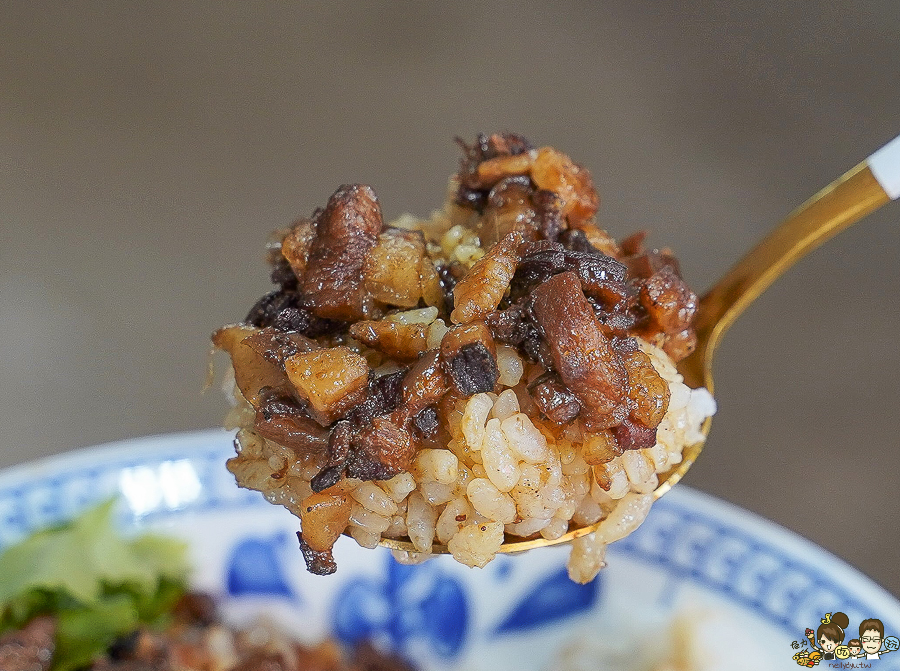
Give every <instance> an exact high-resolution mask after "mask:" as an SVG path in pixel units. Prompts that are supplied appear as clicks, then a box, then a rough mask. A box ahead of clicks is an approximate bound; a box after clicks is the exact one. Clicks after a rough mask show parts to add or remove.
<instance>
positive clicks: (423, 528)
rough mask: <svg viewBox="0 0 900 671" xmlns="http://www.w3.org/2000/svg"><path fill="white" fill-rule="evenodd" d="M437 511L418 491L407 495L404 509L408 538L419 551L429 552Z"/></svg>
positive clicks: (432, 540) (432, 541)
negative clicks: (407, 499)
mask: <svg viewBox="0 0 900 671" xmlns="http://www.w3.org/2000/svg"><path fill="white" fill-rule="evenodd" d="M436 522H437V512H436V511H435V509H434V508H433V507H432V506H430V505H429V504H428V502H427V501H426V500H425V497H424V496H422V495H421V494H419V493H418V492H413V493H412V494H410V495H409V503H408V504H407V509H406V529H407V533H408V534H409V540H410V541H411V542H412V544H413V547H414V548H416V550H418V551H419V552H431V547H432V544H433V543H434V525H435V523H436Z"/></svg>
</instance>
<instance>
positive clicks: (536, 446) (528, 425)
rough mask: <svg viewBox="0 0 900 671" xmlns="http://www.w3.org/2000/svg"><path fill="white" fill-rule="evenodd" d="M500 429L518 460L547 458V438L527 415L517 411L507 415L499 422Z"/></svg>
mask: <svg viewBox="0 0 900 671" xmlns="http://www.w3.org/2000/svg"><path fill="white" fill-rule="evenodd" d="M504 393H505V392H504ZM500 430H501V431H503V435H504V436H505V437H506V442H507V443H508V444H509V448H510V450H511V451H512V453H513V454H514V455H516V456H517V457H518V458H519V459H520V460H522V461H527V462H529V463H532V464H539V463H541V462H542V461H546V460H547V439H546V438H545V437H544V434H542V433H541V432H540V431H538V429H537V428H536V427H535V426H534V424H533V423H532V421H531V420H530V419H529V418H528V415H525V414H523V413H521V412H519V413H516V414H515V415H512V416H511V417H507V418H506V419H504V420H503V421H502V422H501V424H500Z"/></svg>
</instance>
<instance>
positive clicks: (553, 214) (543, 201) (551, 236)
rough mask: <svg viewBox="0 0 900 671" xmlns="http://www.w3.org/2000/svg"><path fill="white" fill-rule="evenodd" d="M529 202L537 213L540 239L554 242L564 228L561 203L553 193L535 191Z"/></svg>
mask: <svg viewBox="0 0 900 671" xmlns="http://www.w3.org/2000/svg"><path fill="white" fill-rule="evenodd" d="M531 200H532V202H533V203H534V207H535V210H536V211H537V219H538V228H539V230H540V234H541V237H542V238H543V239H544V240H552V241H554V242H555V241H556V240H557V238H558V237H559V235H560V233H561V232H562V231H563V229H564V228H565V227H566V224H565V222H564V221H563V216H562V201H561V200H560V198H559V196H557V195H556V194H555V193H553V192H552V191H547V190H541V191H536V192H535V193H534V195H533V196H532V197H531ZM582 235H584V233H582ZM589 244H590V243H589Z"/></svg>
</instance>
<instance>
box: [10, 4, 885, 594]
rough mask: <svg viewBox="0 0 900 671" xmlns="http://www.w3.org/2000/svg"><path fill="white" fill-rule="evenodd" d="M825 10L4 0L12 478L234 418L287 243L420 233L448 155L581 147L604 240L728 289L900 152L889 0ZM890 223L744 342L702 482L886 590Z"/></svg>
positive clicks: (812, 272) (784, 285)
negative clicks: (646, 250)
mask: <svg viewBox="0 0 900 671" xmlns="http://www.w3.org/2000/svg"><path fill="white" fill-rule="evenodd" d="M814 4H816V5H820V6H816V7H815V8H813V6H811V5H810V4H809V3H808V2H806V1H805V0H785V1H783V2H780V3H766V2H762V1H761V0H751V1H749V2H744V3H720V2H713V1H712V0H701V1H699V2H693V3H638V2H629V1H626V2H619V3H590V4H588V3H567V2H560V3H554V4H553V5H552V6H550V5H544V4H542V3H537V2H531V3H516V4H502V5H500V4H493V3H484V2H479V3H476V2H471V1H466V2H459V3H444V5H443V6H438V5H436V4H423V5H416V6H413V5H410V4H407V3H356V4H354V5H353V7H352V9H351V8H350V7H341V8H340V9H334V8H332V6H331V5H330V3H323V2H313V3H302V6H301V4H300V3H296V6H294V5H293V4H274V3H273V4H270V3H244V2H225V3H216V4H215V5H213V4H212V3H209V4H207V3H202V2H201V3H166V2H147V3H137V4H135V3H129V4H128V5H122V6H114V7H110V5H109V4H108V3H102V4H101V3H99V2H90V1H89V2H86V3H79V6H78V10H77V11H76V10H75V9H69V10H62V9H61V8H60V5H59V4H58V3H48V2H45V1H41V0H36V1H33V2H27V3H26V2H12V3H7V5H6V6H5V8H4V19H3V21H0V82H2V85H0V157H2V158H0V184H2V188H0V236H2V237H0V380H2V385H0V425H2V426H3V432H2V434H0V467H2V466H5V465H9V464H14V463H18V462H22V461H25V460H29V459H34V458H36V457H40V456H42V455H48V454H53V453H57V452H61V451H64V450H68V449H72V448H76V447H81V446H86V445H90V444H94V443H98V442H103V441H109V440H115V439H119V438H124V437H130V436H137V435H145V434H153V433H164V432H169V431H176V430H184V429H192V428H201V427H209V426H215V425H216V424H217V423H218V422H219V421H220V419H221V416H222V414H223V411H224V409H225V404H224V401H223V400H222V398H221V397H220V395H219V394H217V393H216V392H215V391H213V392H211V393H207V394H205V395H204V394H202V393H201V391H202V387H203V383H204V379H205V375H206V362H207V352H208V340H207V339H208V336H209V334H210V333H211V332H212V331H213V330H214V329H215V328H216V327H217V326H218V325H220V324H222V323H225V322H229V321H235V320H238V319H240V318H242V317H243V316H244V314H245V313H246V310H247V309H248V307H249V306H250V305H251V304H252V303H253V301H254V300H255V299H256V298H257V297H258V296H259V295H261V294H262V293H264V292H265V291H266V290H267V289H268V281H267V277H266V270H265V268H264V251H263V245H264V242H265V240H266V236H267V234H268V232H269V231H270V230H272V229H274V228H277V227H280V226H283V225H285V224H287V223H289V222H290V221H292V220H293V219H294V218H296V217H297V216H300V215H304V214H309V213H310V212H311V211H312V209H313V208H315V207H317V206H319V205H322V204H323V203H324V202H325V200H326V199H327V197H328V196H329V195H330V194H331V192H332V191H333V190H334V188H335V187H336V186H337V185H338V184H341V183H348V182H363V183H368V184H371V185H372V186H373V187H374V188H375V189H376V191H377V192H378V194H379V197H380V199H381V202H382V206H383V208H384V211H385V213H386V215H387V217H388V218H391V217H395V216H397V215H399V214H401V213H403V212H407V211H408V212H413V213H417V214H426V213H428V212H429V211H430V210H431V209H433V208H435V207H437V206H439V205H440V204H441V201H442V198H443V195H444V190H445V184H446V179H447V177H448V175H449V174H450V173H451V172H452V171H453V170H455V168H456V164H457V160H458V155H457V149H456V147H455V146H454V143H453V138H454V136H461V137H463V138H471V137H473V136H474V134H475V133H476V132H478V131H487V132H490V131H495V130H512V131H516V132H520V133H523V134H525V135H526V136H528V137H530V138H531V139H532V140H533V141H534V142H535V143H536V144H539V145H544V144H551V145H554V146H557V147H559V148H560V149H562V150H563V151H566V152H567V153H569V154H570V155H572V156H573V158H575V160H577V161H579V162H581V163H583V164H584V165H586V166H588V167H589V168H590V169H591V171H592V173H593V175H594V179H595V182H596V184H597V186H598V188H599V190H600V193H601V197H602V204H601V210H600V215H599V216H600V222H601V223H602V225H603V226H605V227H606V228H608V229H609V231H610V232H611V233H612V234H613V235H614V236H616V237H623V236H625V235H628V234H630V233H631V232H633V231H635V230H637V229H641V228H646V229H649V230H650V231H652V233H651V237H650V242H651V244H653V245H659V246H670V247H672V248H674V249H675V250H676V252H677V253H678V255H679V256H680V258H681V262H682V268H683V271H684V274H685V276H686V278H687V279H688V281H689V282H690V283H691V284H693V285H694V286H695V287H697V288H698V289H699V290H702V289H704V288H706V287H709V286H710V285H711V284H712V283H713V282H714V281H715V280H716V278H717V277H719V276H720V275H721V274H722V273H723V272H724V271H725V270H726V269H727V268H728V266H729V265H730V264H731V263H732V262H734V261H735V260H736V259H737V258H739V256H740V255H741V254H742V253H743V252H744V251H745V250H747V249H748V248H749V247H750V246H751V245H753V244H754V243H755V242H756V241H757V240H759V239H760V237H761V236H762V235H763V234H764V233H765V232H766V231H767V230H768V229H770V228H771V227H772V226H774V225H775V224H776V223H777V222H778V221H780V220H781V219H782V218H783V217H784V216H785V215H786V214H787V213H788V212H789V211H790V210H791V209H793V208H794V207H795V206H796V205H798V204H799V203H801V202H802V201H804V200H805V199H806V198H807V197H809V196H810V195H812V194H813V193H815V192H816V191H817V190H818V189H819V188H820V187H822V186H824V185H825V184H827V183H828V182H830V181H831V180H832V179H833V178H835V177H837V176H838V175H840V174H841V173H842V172H843V171H844V170H846V169H848V168H850V167H851V166H853V165H854V164H855V163H857V162H858V161H860V160H861V159H863V158H865V157H866V156H867V155H868V154H870V153H871V152H872V151H874V150H875V149H877V148H878V147H879V146H881V145H882V144H884V143H885V142H887V141H888V140H889V139H891V138H892V137H893V136H894V135H895V134H896V133H897V132H898V131H900V126H898V124H897V119H898V115H897V111H898V109H900V107H898V102H900V79H898V77H897V75H896V46H897V44H898V42H900V13H898V12H897V11H896V3H895V0H880V1H875V2H863V3H856V4H853V5H849V4H846V3H814ZM842 4H843V5H844V6H841V5H842ZM593 5H596V6H593ZM607 5H615V6H607ZM898 223H900V206H897V205H896V204H894V206H888V207H885V208H884V209H883V210H881V211H880V212H878V213H876V214H875V215H873V216H872V217H870V218H869V219H868V220H866V221H865V222H864V223H863V224H862V225H859V226H856V227H854V228H852V229H850V230H849V231H847V232H846V233H844V234H842V235H841V236H840V237H839V238H837V239H835V240H834V241H832V242H830V243H828V245H826V246H825V247H823V248H822V249H821V250H819V251H817V252H816V253H814V254H812V255H810V256H809V257H808V258H806V259H805V260H803V261H802V262H801V263H800V264H798V265H797V266H796V267H795V268H794V269H792V270H791V271H789V272H788V273H787V274H786V276H785V277H783V278H782V279H781V280H779V281H778V282H777V283H776V285H775V286H773V287H772V288H771V289H770V290H769V291H768V292H767V293H766V294H765V295H764V296H763V297H762V298H761V299H760V300H759V301H758V302H757V303H756V304H754V305H753V306H752V307H751V308H750V309H749V310H748V312H747V313H746V314H745V315H744V316H743V317H742V318H741V319H740V320H739V322H738V323H737V324H736V325H735V326H734V328H733V329H732V331H731V332H730V333H729V334H728V336H727V338H726V339H725V342H724V344H723V345H722V348H721V350H720V354H719V356H718V358H717V360H716V383H717V390H716V391H717V398H718V401H719V407H720V410H719V416H718V417H717V418H716V420H715V422H714V426H713V431H712V435H711V438H710V441H709V444H708V446H707V449H706V451H705V452H704V454H703V456H702V458H701V459H700V461H699V462H698V463H697V465H696V466H695V467H694V468H693V469H692V470H691V472H690V473H689V474H688V476H687V477H686V479H685V482H687V483H689V484H691V485H693V486H695V487H697V488H700V489H703V490H705V491H707V492H711V493H713V494H716V495H719V496H721V497H723V498H725V499H728V500H730V501H733V502H735V503H737V504H739V505H741V506H744V507H746V508H749V509H751V510H753V511H755V512H757V513H760V514H762V515H764V516H766V517H769V518H771V519H773V520H775V521H777V522H779V523H781V524H783V525H785V526H786V527H788V528H790V529H793V530H795V531H797V532H799V533H800V534H802V535H804V536H806V537H808V538H810V539H812V540H813V541H815V542H817V543H819V544H821V545H822V546H824V547H825V548H827V549H829V550H831V551H833V552H834V553H836V554H837V555H839V556H840V557H842V558H844V559H846V560H847V561H848V562H850V563H851V564H853V565H855V566H857V567H859V568H860V569H861V570H863V571H864V572H865V573H867V574H869V575H870V576H872V577H873V578H874V579H875V580H876V581H877V582H879V583H881V584H883V585H884V586H885V587H886V588H887V589H889V590H890V591H892V592H893V593H894V594H895V595H900V573H898V571H897V566H900V542H898V541H900V531H898V525H897V518H898V513H900V497H898V496H897V492H898V490H900V468H898V467H897V433H898V431H897V429H898V421H900V420H898V412H897V405H898V400H900V392H898V383H897V380H898V379H900V356H898V354H897V347H896V335H897V333H898V332H900V311H898V310H897V299H896V296H897V295H898V293H900V272H898V266H897V263H896V259H897V256H898V252H900V226H898ZM836 607H839V604H837V605H836Z"/></svg>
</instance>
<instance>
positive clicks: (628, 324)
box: [588, 296, 638, 337]
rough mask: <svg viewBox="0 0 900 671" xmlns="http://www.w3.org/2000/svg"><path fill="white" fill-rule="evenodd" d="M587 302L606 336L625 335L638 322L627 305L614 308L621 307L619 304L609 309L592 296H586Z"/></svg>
mask: <svg viewBox="0 0 900 671" xmlns="http://www.w3.org/2000/svg"><path fill="white" fill-rule="evenodd" d="M588 302H589V303H590V304H591V307H592V308H593V309H594V316H596V317H597V321H598V322H599V323H600V327H601V328H602V329H603V332H604V333H605V334H606V335H607V336H610V337H621V336H625V335H627V334H628V332H629V331H630V330H631V329H632V328H634V327H635V325H637V323H638V319H637V317H636V316H635V315H634V313H633V312H632V311H630V310H628V309H627V307H626V309H625V310H621V309H618V310H617V309H616V308H619V307H623V306H621V304H620V305H617V306H615V307H613V308H612V309H610V308H607V307H606V306H605V305H603V303H602V302H601V301H599V300H597V299H596V298H593V297H592V296H589V297H588Z"/></svg>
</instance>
